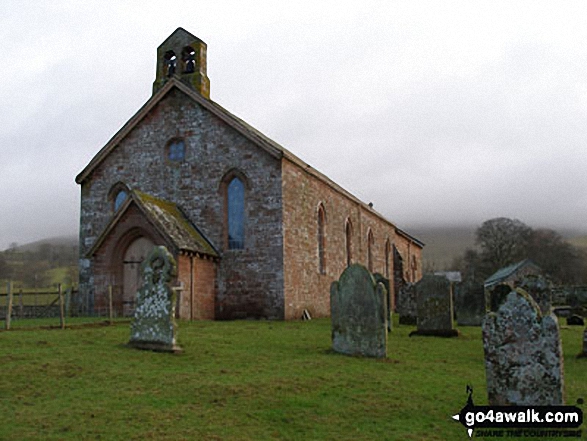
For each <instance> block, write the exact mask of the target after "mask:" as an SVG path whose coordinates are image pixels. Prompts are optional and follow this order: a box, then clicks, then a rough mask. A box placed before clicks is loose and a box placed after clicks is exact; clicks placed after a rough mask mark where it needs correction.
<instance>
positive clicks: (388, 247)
mask: <svg viewBox="0 0 587 441" xmlns="http://www.w3.org/2000/svg"><path fill="white" fill-rule="evenodd" d="M390 255H391V243H390V242H389V239H387V240H386V241H385V277H386V278H388V279H389V257H390Z"/></svg>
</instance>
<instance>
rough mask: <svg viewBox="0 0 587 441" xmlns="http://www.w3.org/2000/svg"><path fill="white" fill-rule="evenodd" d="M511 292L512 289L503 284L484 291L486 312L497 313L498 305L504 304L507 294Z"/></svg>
mask: <svg viewBox="0 0 587 441" xmlns="http://www.w3.org/2000/svg"><path fill="white" fill-rule="evenodd" d="M510 292H512V287H511V286H509V285H506V284H505V283H500V284H499V285H496V286H493V287H491V288H490V289H487V290H486V291H485V302H486V304H485V307H486V310H487V311H492V312H497V310H498V309H499V307H500V305H501V304H502V303H503V302H505V299H506V298H507V296H508V294H509V293H510Z"/></svg>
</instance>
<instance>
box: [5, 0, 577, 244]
mask: <svg viewBox="0 0 587 441" xmlns="http://www.w3.org/2000/svg"><path fill="white" fill-rule="evenodd" d="M358 3H359V2H345V1H332V2H331V1H311V2H310V1H296V2H275V1H266V2H261V1H247V2H242V1H219V0H214V1H197V0H191V1H170V2H165V3H163V4H162V3H160V2H157V3H155V2H144V1H117V2H110V3H106V2H104V1H84V2H71V1H66V0H55V1H51V2H46V1H36V2H34V1H21V0H19V1H16V0H3V1H2V2H1V3H0V48H1V49H2V55H3V57H2V58H3V63H1V64H0V79H1V81H2V86H1V87H0V109H1V112H0V194H1V196H2V197H1V199H0V215H1V220H0V249H3V248H5V247H6V246H7V245H8V244H9V243H10V242H13V241H16V242H20V243H23V242H26V241H29V240H35V239H39V238H43V237H48V236H52V235H62V234H77V228H78V212H79V209H78V207H79V188H78V187H77V185H76V184H75V183H74V177H75V176H76V174H77V173H79V172H80V171H81V170H82V168H83V167H84V166H85V165H86V164H87V162H88V161H89V160H90V159H91V158H92V156H93V155H94V154H96V153H97V152H98V150H99V149H100V148H101V147H102V146H103V145H104V144H105V143H106V142H107V141H108V139H110V137H112V136H113V135H114V134H115V133H116V131H117V130H118V129H119V128H120V127H121V126H122V125H123V124H124V123H125V122H126V121H127V120H128V119H129V118H130V117H131V116H132V115H133V114H134V113H135V112H136V111H137V110H138V109H139V107H140V106H141V105H142V104H143V103H144V102H145V101H146V100H147V99H148V98H149V96H150V95H151V85H152V82H153V80H154V77H155V54H156V48H157V46H158V45H159V44H160V43H161V42H162V41H163V40H164V39H165V38H166V37H167V36H168V35H169V34H170V33H171V32H173V31H174V30H175V29H176V28H177V27H179V26H181V27H183V28H185V29H186V30H188V31H189V32H191V33H193V34H195V35H197V36H198V37H200V38H201V39H202V40H204V41H205V42H206V43H207V44H208V76H209V78H210V83H211V98H212V99H213V100H214V101H216V102H218V103H219V104H220V105H222V106H223V107H225V108H226V109H228V110H229V111H231V112H232V113H234V114H236V115H237V116H239V117H241V118H242V119H244V120H245V121H247V122H248V123H250V124H252V125H253V126H255V127H256V128H258V129H259V130H261V131H262V132H264V133H265V134H267V135H268V136H270V137H271V138H273V139H274V140H276V141H277V142H279V143H280V144H282V145H283V146H284V147H286V148H287V149H289V150H291V151H292V152H293V153H295V154H296V155H298V156H299V157H301V158H302V159H303V160H305V161H306V162H308V163H309V164H311V165H312V166H314V167H315V168H317V169H318V170H320V171H322V172H323V173H325V174H327V175H328V176H329V177H331V178H332V179H334V180H335V181H337V182H338V183H340V184H341V185H343V186H344V187H345V188H347V189H348V190H349V191H351V192H352V193H354V194H355V195H356V196H358V197H359V198H361V199H363V200H364V201H366V202H369V201H372V202H373V203H374V204H375V208H376V209H377V210H378V211H380V212H381V213H383V214H385V215H386V216H387V217H388V218H390V219H391V220H392V221H394V222H396V223H397V224H398V225H399V226H401V227H404V228H406V229H408V230H409V227H410V226H411V225H422V224H434V223H441V224H448V223H456V224H464V223H472V224H478V223H480V222H482V221H483V220H485V219H488V218H491V217H495V216H507V217H513V218H518V219H520V220H522V221H524V222H526V223H528V224H529V225H531V226H536V227H538V226H552V227H559V228H563V227H564V228H566V227H574V228H584V226H585V221H584V220H585V219H587V176H586V175H587V174H586V173H585V170H587V155H586V154H585V153H586V151H585V150H586V149H585V143H586V140H587V118H586V116H587V45H586V44H585V42H586V41H587V26H585V19H586V17H587V4H584V2H554V1H549V2H537V1H528V2H522V1H516V2H512V1H505V2H498V1H487V2H480V1H471V0H468V1H462V2H447V1H443V2H432V1H430V2H417V1H409V2H406V1H403V2H392V1H380V2H377V1H364V2H360V4H358Z"/></svg>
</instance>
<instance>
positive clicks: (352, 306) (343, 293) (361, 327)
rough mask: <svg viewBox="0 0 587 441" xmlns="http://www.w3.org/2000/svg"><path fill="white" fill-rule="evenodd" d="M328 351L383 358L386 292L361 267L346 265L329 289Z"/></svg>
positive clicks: (385, 344)
mask: <svg viewBox="0 0 587 441" xmlns="http://www.w3.org/2000/svg"><path fill="white" fill-rule="evenodd" d="M330 306H331V310H332V312H331V314H330V315H331V318H332V349H333V350H334V351H336V352H340V353H342V354H347V355H362V356H366V357H377V358H385V357H386V356H387V319H386V314H387V293H386V291H385V286H384V285H383V284H382V283H376V282H375V279H374V278H373V276H372V275H371V273H370V272H369V271H368V270H367V268H365V267H364V266H362V265H359V264H353V265H351V266H349V267H348V268H347V269H346V270H344V272H343V273H342V275H341V276H340V280H339V281H338V282H332V287H331V288H330Z"/></svg>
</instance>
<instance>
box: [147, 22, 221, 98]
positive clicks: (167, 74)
mask: <svg viewBox="0 0 587 441" xmlns="http://www.w3.org/2000/svg"><path fill="white" fill-rule="evenodd" d="M206 48H207V46H206V43H204V42H203V41H202V40H200V39H199V38H198V37H196V36H194V35H192V34H190V33H189V32H187V31H186V30H184V29H183V28H177V29H176V30H175V31H174V32H173V34H171V35H170V36H169V37H167V39H166V40H165V41H164V42H163V43H161V45H160V46H159V47H158V48H157V73H156V76H155V82H154V83H153V93H155V92H157V91H158V90H159V89H161V88H162V87H163V85H164V84H165V83H166V82H167V81H168V80H169V79H170V78H176V79H179V80H180V81H182V82H183V83H185V84H187V85H189V86H190V87H192V88H193V89H195V90H196V91H197V92H198V93H199V94H200V95H202V96H203V97H204V98H207V99H210V80H209V79H208V76H207V75H206Z"/></svg>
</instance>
